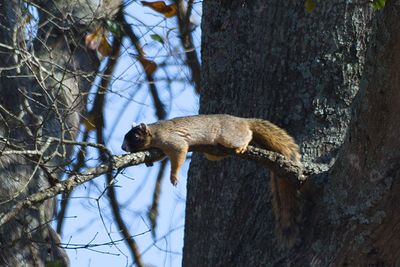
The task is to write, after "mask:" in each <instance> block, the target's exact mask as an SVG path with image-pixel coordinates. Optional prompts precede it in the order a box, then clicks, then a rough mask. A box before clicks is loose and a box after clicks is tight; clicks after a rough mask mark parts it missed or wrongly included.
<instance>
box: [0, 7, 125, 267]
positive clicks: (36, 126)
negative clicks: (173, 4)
mask: <svg viewBox="0 0 400 267" xmlns="http://www.w3.org/2000/svg"><path fill="white" fill-rule="evenodd" d="M120 2H121V1H119V0H115V1H105V3H103V4H100V5H99V3H98V1H44V0H43V1H39V0H37V1H31V2H30V3H31V4H32V5H33V6H35V7H37V12H38V17H39V22H38V25H39V27H38V28H37V34H36V35H33V34H26V32H25V29H26V26H27V23H28V21H29V19H28V17H29V16H30V15H31V14H30V13H29V12H28V10H27V6H26V1H22V0H11V1H9V0H7V1H0V14H1V15H0V37H1V38H0V70H1V76H0V120H1V123H0V137H1V138H0V147H1V158H0V166H1V167H0V177H1V183H0V212H6V211H8V210H9V209H10V208H12V207H13V206H14V205H15V204H16V203H18V201H20V200H21V199H24V198H25V197H26V196H27V195H30V194H32V193H35V192H38V191H39V190H41V189H44V188H47V187H49V184H51V182H52V181H53V182H54V179H58V178H61V175H62V174H63V170H64V167H65V166H66V165H67V164H68V163H69V156H70V152H71V150H72V148H71V146H69V147H68V146H66V145H65V144H64V143H63V142H62V140H63V139H69V140H71V139H74V138H75V137H76V135H77V132H78V129H79V120H80V117H81V116H82V114H80V112H81V111H82V108H83V107H84V104H85V101H84V98H85V94H84V93H85V92H88V90H89V88H90V86H91V82H92V81H93V79H94V77H95V75H96V73H97V69H98V66H99V60H98V59H97V57H96V54H95V51H90V50H87V49H86V48H85V45H84V41H85V38H84V37H85V35H86V34H87V33H89V32H92V31H93V30H94V29H95V28H94V27H95V26H96V25H98V21H95V19H98V18H99V16H102V17H112V15H114V14H115V13H116V12H117V11H118V7H119V4H120ZM27 35H29V37H30V38H31V39H33V40H32V41H26V40H25V39H26V36H27ZM51 137H53V138H58V139H59V140H60V141H59V142H57V143H56V144H55V145H50V146H48V141H49V138H51ZM27 150H30V151H34V152H35V151H36V152H40V153H37V154H35V153H27V152H26V151H27ZM54 203H55V200H54V199H53V200H48V201H45V202H44V203H43V204H41V205H37V206H34V207H30V208H27V209H25V210H24V211H23V212H21V213H20V214H19V215H18V216H17V218H15V219H14V220H12V221H10V222H8V223H7V224H5V225H3V226H2V227H0V265H1V266H45V265H47V264H49V265H51V264H57V266H64V265H67V264H68V259H67V258H66V255H65V252H64V251H63V250H62V249H60V248H59V247H58V245H59V243H60V240H59V237H58V236H57V234H55V232H54V231H53V230H52V229H51V227H50V222H51V220H52V216H53V213H54Z"/></svg>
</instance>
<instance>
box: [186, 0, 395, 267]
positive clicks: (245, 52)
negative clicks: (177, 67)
mask: <svg viewBox="0 0 400 267" xmlns="http://www.w3.org/2000/svg"><path fill="white" fill-rule="evenodd" d="M203 9H204V11H203V22H202V23H203V24H202V34H203V37H202V38H203V39H202V62H203V67H202V68H203V69H202V71H203V72H202V73H203V77H202V88H203V91H202V94H201V104H200V105H201V107H200V111H201V113H230V114H235V115H240V116H244V117H260V118H266V119H269V120H271V121H272V122H274V123H276V124H278V125H280V126H282V127H283V128H285V129H287V130H288V132H289V133H290V134H291V135H293V136H294V137H295V138H296V140H297V141H298V143H299V144H300V146H301V149H302V156H303V161H304V162H306V163H308V164H310V165H311V166H314V167H315V168H319V169H326V170H329V171H327V172H325V173H323V174H322V175H317V176H314V177H311V178H310V180H309V181H308V182H307V184H306V185H305V186H307V188H309V190H308V191H307V193H308V195H306V197H307V203H308V205H307V208H306V210H305V213H304V217H305V224H304V226H303V228H302V240H303V242H302V245H301V246H298V247H295V248H293V249H291V250H289V251H285V250H280V249H279V246H278V244H277V240H276V238H275V234H274V215H273V214H272V212H271V194H270V188H269V177H268V174H267V173H268V171H267V170H266V169H265V168H264V167H263V166H261V165H256V164H255V163H252V162H245V161H242V160H239V159H237V158H230V159H226V160H223V161H221V162H208V161H206V160H205V159H204V158H203V157H202V156H199V155H195V156H194V157H193V160H192V163H191V168H190V173H189V181H188V196H187V210H186V228H185V243H184V255H183V263H184V266H265V265H276V266H282V265H290V266H310V265H311V266H338V265H348V266H354V265H363V264H372V265H377V264H383V265H385V266H386V265H387V266H393V265H396V264H400V262H396V260H397V259H398V258H400V257H399V256H400V231H397V230H398V225H400V224H399V222H400V218H399V217H398V216H394V214H399V212H400V210H399V208H398V205H396V204H395V203H398V201H400V196H399V194H396V192H398V190H399V187H400V183H399V178H400V172H399V169H400V168H399V167H400V166H399V165H400V160H399V159H400V141H399V139H398V138H396V137H397V135H398V133H399V129H400V115H399V114H400V112H399V111H400V108H399V107H400V102H399V101H400V90H399V85H400V84H399V71H398V67H397V66H399V63H400V62H399V61H400V57H399V56H400V55H399V53H400V51H399V48H400V47H399V46H400V45H399V44H400V42H399V41H400V40H399V38H400V30H399V29H400V22H399V21H400V20H399V14H400V13H399V11H400V7H399V2H398V1H389V3H388V4H387V6H386V7H385V8H384V9H383V10H382V11H379V12H374V11H373V10H372V8H371V6H370V4H369V2H368V1H351V2H350V1H319V2H318V4H317V7H316V8H315V10H314V11H313V12H312V13H310V14H309V13H307V11H306V10H305V8H304V2H303V1H278V0H275V1H273V0H271V1H263V0H254V1H245V0H242V1H225V0H221V1H204V3H203ZM396 178H397V179H396ZM397 261H398V260H397Z"/></svg>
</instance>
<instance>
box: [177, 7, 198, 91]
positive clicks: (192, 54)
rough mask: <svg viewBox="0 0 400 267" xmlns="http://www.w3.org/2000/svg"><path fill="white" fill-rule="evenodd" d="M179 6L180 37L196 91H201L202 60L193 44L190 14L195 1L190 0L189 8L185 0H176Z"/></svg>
mask: <svg viewBox="0 0 400 267" xmlns="http://www.w3.org/2000/svg"><path fill="white" fill-rule="evenodd" d="M175 3H176V4H177V6H178V16H177V18H178V26H179V33H180V39H181V43H182V46H183V48H184V49H185V54H186V64H187V65H188V67H189V68H190V70H191V72H192V81H193V82H194V84H195V88H196V92H197V93H199V92H200V91H201V80H200V62H199V59H198V58H197V54H196V48H195V47H194V44H193V37H192V33H191V29H190V15H191V12H192V8H193V1H191V0H190V1H189V2H188V6H187V9H186V8H185V5H184V3H183V0H175Z"/></svg>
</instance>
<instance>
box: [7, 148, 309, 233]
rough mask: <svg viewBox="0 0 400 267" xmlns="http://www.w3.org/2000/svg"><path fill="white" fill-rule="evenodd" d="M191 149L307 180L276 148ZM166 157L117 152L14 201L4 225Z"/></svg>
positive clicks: (298, 181)
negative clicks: (112, 174) (85, 185)
mask: <svg viewBox="0 0 400 267" xmlns="http://www.w3.org/2000/svg"><path fill="white" fill-rule="evenodd" d="M190 151H201V152H207V153H209V154H214V155H228V154H229V155H237V156H238V157H240V158H243V159H247V160H251V161H257V162H260V163H262V164H265V165H266V166H267V167H268V168H269V169H271V170H272V171H273V172H274V173H276V175H277V176H278V177H285V178H284V179H288V180H289V181H291V182H292V183H294V184H296V185H297V186H300V184H301V182H303V181H305V180H306V177H305V176H304V175H303V171H302V168H301V167H300V166H298V165H297V164H295V163H293V162H292V161H290V160H287V159H286V158H285V157H284V156H282V155H280V154H278V153H275V152H272V151H267V150H264V149H260V148H256V147H252V146H249V147H248V149H247V151H246V152H245V153H243V154H240V155H238V154H236V153H235V152H234V150H231V149H227V148H223V147H213V146H204V145H201V146H195V147H191V148H190ZM164 157H165V155H164V154H163V153H162V152H161V151H160V150H158V149H149V150H146V151H143V152H137V153H132V154H126V155H120V156H113V157H112V158H110V160H111V161H110V162H109V164H100V165H99V166H97V167H94V168H89V169H87V170H86V171H85V172H83V173H81V174H76V175H75V176H74V177H72V178H70V179H68V180H65V181H62V182H59V183H56V184H55V185H54V186H52V187H50V188H47V189H45V190H42V191H39V192H37V193H35V194H32V195H30V196H29V197H27V198H26V199H25V200H23V201H21V202H19V203H18V204H16V205H14V207H13V208H12V209H10V210H9V211H8V212H5V213H1V214H0V226H1V225H3V224H5V223H6V222H8V221H9V220H11V219H12V218H14V217H15V216H16V215H17V214H18V213H19V212H20V211H21V210H22V209H24V208H29V207H31V206H33V205H35V204H38V203H41V202H43V201H44V200H46V199H50V198H53V197H55V196H56V195H58V194H60V193H63V192H68V191H71V190H72V189H74V188H75V187H77V186H78V185H81V184H83V183H86V182H88V181H90V180H93V179H94V178H96V177H98V176H100V175H103V174H107V173H110V172H112V171H113V170H119V169H121V168H126V167H130V166H134V165H139V164H142V163H151V162H154V161H157V160H160V159H162V158H164ZM309 172H310V171H307V173H309Z"/></svg>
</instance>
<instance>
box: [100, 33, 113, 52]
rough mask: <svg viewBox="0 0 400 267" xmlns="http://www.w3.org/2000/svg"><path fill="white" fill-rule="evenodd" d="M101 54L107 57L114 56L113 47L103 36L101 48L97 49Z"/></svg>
mask: <svg viewBox="0 0 400 267" xmlns="http://www.w3.org/2000/svg"><path fill="white" fill-rule="evenodd" d="M97 51H99V53H100V54H102V55H103V56H105V57H107V56H109V55H111V54H112V48H111V45H110V44H109V43H108V40H107V38H106V37H105V36H104V35H103V36H102V37H101V39H100V43H99V47H98V48H97Z"/></svg>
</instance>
